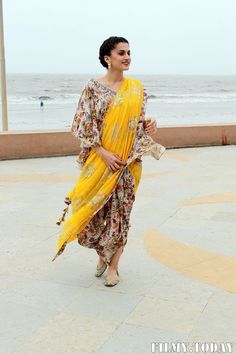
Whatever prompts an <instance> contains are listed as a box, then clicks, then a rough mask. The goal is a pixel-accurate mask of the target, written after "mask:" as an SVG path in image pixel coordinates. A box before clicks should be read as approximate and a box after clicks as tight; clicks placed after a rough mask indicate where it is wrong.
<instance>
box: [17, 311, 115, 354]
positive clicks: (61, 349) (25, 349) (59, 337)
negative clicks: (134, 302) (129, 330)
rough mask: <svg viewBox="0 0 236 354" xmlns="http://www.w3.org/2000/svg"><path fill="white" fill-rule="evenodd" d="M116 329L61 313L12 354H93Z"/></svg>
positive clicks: (101, 322) (113, 325) (98, 320)
mask: <svg viewBox="0 0 236 354" xmlns="http://www.w3.org/2000/svg"><path fill="white" fill-rule="evenodd" d="M116 327H117V324H116V323H113V322H112V321H106V320H101V319H97V318H87V317H84V316H81V315H80V316H77V315H72V314H68V313H66V314H65V313H60V314H58V315H57V316H55V317H54V318H52V319H51V320H49V321H48V322H47V323H46V324H45V325H44V326H42V327H41V328H40V329H39V330H38V331H36V332H35V333H34V334H33V335H32V336H31V338H29V339H28V340H26V341H25V342H24V344H23V345H21V346H19V347H18V348H17V349H16V350H15V351H14V352H12V354H42V353H43V354H52V353H53V354H66V353H70V354H78V353H84V354H96V353H97V350H98V348H99V347H100V346H101V345H102V344H103V343H104V341H105V340H107V339H108V338H109V336H110V335H111V334H112V333H113V331H114V330H115V329H116Z"/></svg>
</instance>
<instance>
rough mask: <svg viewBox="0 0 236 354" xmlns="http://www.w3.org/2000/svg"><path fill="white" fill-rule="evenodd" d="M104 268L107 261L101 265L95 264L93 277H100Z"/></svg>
mask: <svg viewBox="0 0 236 354" xmlns="http://www.w3.org/2000/svg"><path fill="white" fill-rule="evenodd" d="M106 269H107V263H104V264H103V266H102V267H98V266H97V270H96V273H95V274H94V275H95V277H100V276H101V275H102V274H103V273H104V272H105V270H106Z"/></svg>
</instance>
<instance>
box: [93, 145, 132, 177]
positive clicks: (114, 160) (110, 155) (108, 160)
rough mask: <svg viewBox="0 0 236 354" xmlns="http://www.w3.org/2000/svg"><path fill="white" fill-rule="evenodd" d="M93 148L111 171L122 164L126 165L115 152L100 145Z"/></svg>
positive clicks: (114, 170)
mask: <svg viewBox="0 0 236 354" xmlns="http://www.w3.org/2000/svg"><path fill="white" fill-rule="evenodd" d="M95 150H96V151H97V152H98V154H99V155H100V156H101V157H102V159H103V160H104V162H105V164H106V165H107V167H108V168H109V169H110V170H111V171H112V172H116V171H118V170H119V169H120V168H121V166H122V165H126V162H124V161H122V160H121V158H120V157H119V156H118V155H117V154H115V153H114V152H111V151H108V150H106V149H104V148H103V147H102V146H96V147H95Z"/></svg>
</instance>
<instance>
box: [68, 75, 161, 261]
mask: <svg viewBox="0 0 236 354" xmlns="http://www.w3.org/2000/svg"><path fill="white" fill-rule="evenodd" d="M115 95H116V92H115V91H113V90H111V89H110V88H108V87H106V86H104V85H103V84H102V83H100V82H99V81H97V80H95V79H90V80H89V81H88V82H87V84H86V86H85V87H84V89H83V91H82V94H81V96H80V99H79V102H78V105H77V109H76V112H75V116H74V119H73V123H72V127H71V131H72V134H73V135H74V136H75V137H76V138H78V139H79V140H80V147H81V150H80V153H79V156H78V158H77V163H78V165H79V166H83V164H84V163H85V161H86V159H87V158H88V155H89V153H90V150H91V148H92V147H93V146H95V145H101V138H100V137H101V123H102V121H103V119H104V117H105V115H106V112H107V110H108V108H109V104H110V103H111V101H112V99H113V98H114V96H115ZM146 103H147V93H146V90H145V89H144V95H143V103H142V111H141V115H140V118H139V122H138V126H137V134H136V139H135V142H134V148H133V150H132V152H131V155H130V156H129V158H132V157H134V156H135V157H136V160H137V161H142V160H141V159H140V157H141V156H142V154H144V153H145V154H152V155H153V157H155V148H156V144H155V143H154V142H153V140H152V139H151V138H150V137H149V136H147V135H145V133H144V128H143V120H144V116H145V111H146ZM150 139H151V141H150ZM147 146H148V149H147V148H146V147H147ZM150 147H151V148H150ZM134 200H135V194H134V177H133V176H132V174H131V173H130V171H129V169H128V167H127V168H125V169H124V172H123V174H122V176H121V178H120V180H119V182H118V183H117V185H116V187H115V190H114V191H113V193H112V194H111V196H110V198H109V200H108V202H107V203H106V204H105V205H104V206H103V207H102V208H101V209H100V210H98V212H97V213H96V214H95V215H94V217H93V218H92V219H91V221H90V222H89V224H88V225H87V226H86V227H85V228H84V229H83V230H82V231H81V232H80V234H78V235H77V237H78V242H79V244H80V245H82V246H85V247H88V248H94V249H95V250H96V252H97V254H98V255H99V256H100V257H101V258H102V259H103V260H104V261H105V262H106V263H108V264H109V263H110V261H111V258H112V256H113V254H114V253H115V252H116V251H117V249H118V248H119V247H121V246H125V245H126V243H127V234H128V230H129V227H130V213H131V210H132V206H133V202H134Z"/></svg>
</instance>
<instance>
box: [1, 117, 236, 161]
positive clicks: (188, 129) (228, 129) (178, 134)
mask: <svg viewBox="0 0 236 354" xmlns="http://www.w3.org/2000/svg"><path fill="white" fill-rule="evenodd" d="M158 129H159V134H158V137H159V138H158V142H159V143H160V144H162V145H164V146H165V147H167V148H180V147H194V146H211V145H233V144H236V124H231V123H229V124H222V125H220V124H206V125H178V126H161V127H159V128H158ZM79 149H80V143H79V140H78V139H76V138H75V137H74V136H73V135H72V134H71V132H70V130H52V131H44V130H38V131H10V132H1V133H0V160H6V159H18V158H32V157H48V156H64V155H76V154H78V152H79Z"/></svg>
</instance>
